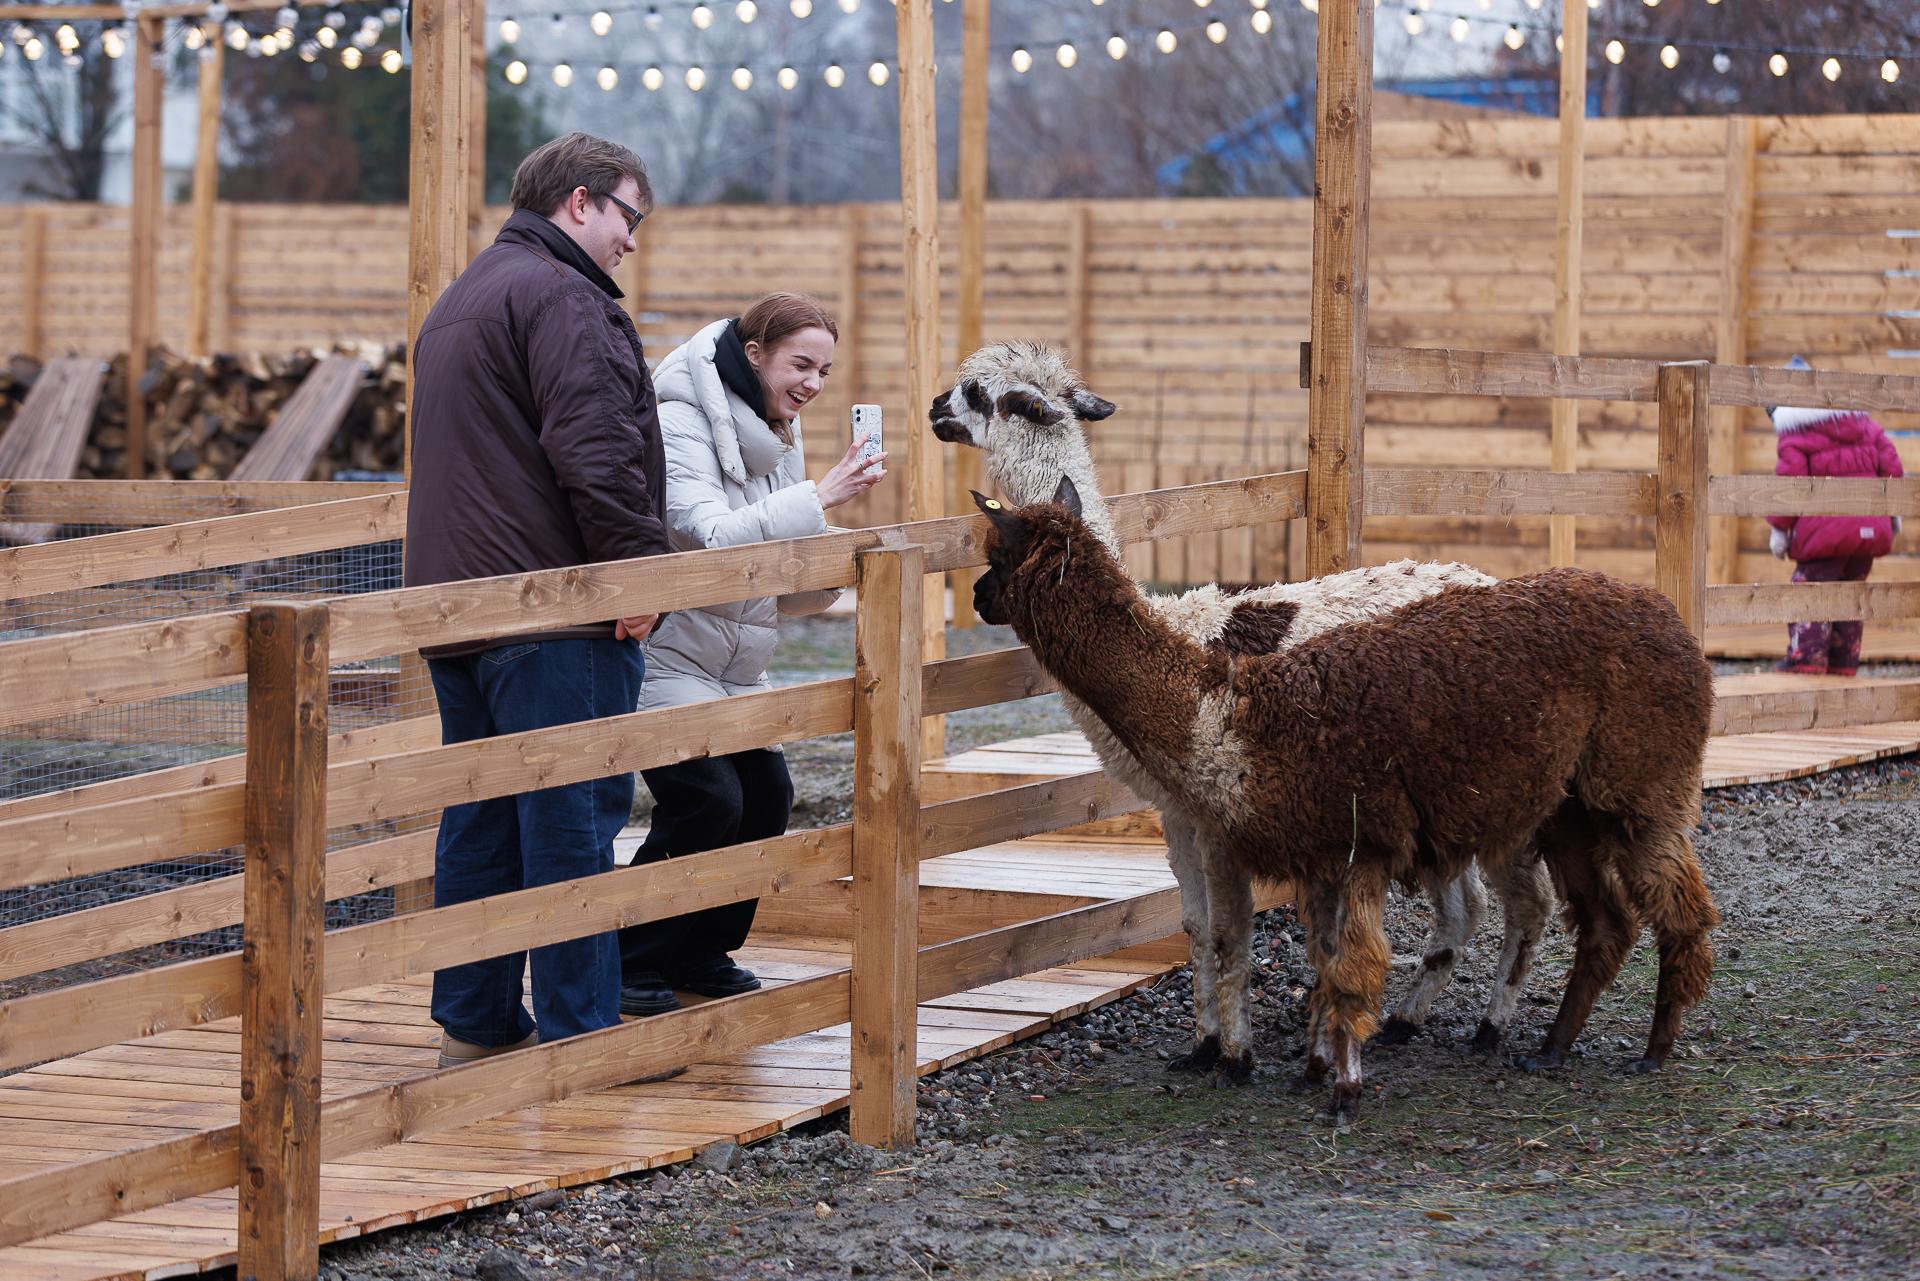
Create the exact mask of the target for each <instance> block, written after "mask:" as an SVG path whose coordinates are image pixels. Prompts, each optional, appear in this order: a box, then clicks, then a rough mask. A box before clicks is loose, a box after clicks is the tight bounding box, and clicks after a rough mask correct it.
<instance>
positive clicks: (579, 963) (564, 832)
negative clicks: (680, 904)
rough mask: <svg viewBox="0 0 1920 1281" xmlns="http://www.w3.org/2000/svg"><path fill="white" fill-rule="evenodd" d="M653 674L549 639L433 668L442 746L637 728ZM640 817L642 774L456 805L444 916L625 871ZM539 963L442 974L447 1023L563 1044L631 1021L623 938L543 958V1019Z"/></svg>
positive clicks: (604, 652)
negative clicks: (529, 976) (529, 991)
mask: <svg viewBox="0 0 1920 1281" xmlns="http://www.w3.org/2000/svg"><path fill="white" fill-rule="evenodd" d="M645 669H646V663H645V660H644V659H642V658H641V656H640V647H639V646H638V645H636V644H634V643H633V642H631V641H617V640H613V639H611V638H609V639H605V640H598V639H580V640H570V639H568V640H544V641H530V642H523V643H520V644H514V645H500V646H496V647H495V648H493V649H488V650H483V651H481V652H480V653H477V654H467V655H462V656H461V657H458V658H435V659H429V660H428V661H427V670H428V671H429V673H431V675H432V677H433V692H434V696H435V698H436V699H437V700H438V701H439V704H440V736H441V741H442V742H446V743H465V742H469V741H471V740H473V739H477V738H491V737H493V736H495V735H499V734H517V733H520V732H521V731H523V730H531V729H546V728H549V727H551V726H555V725H568V724H571V723H573V722H575V721H588V720H598V719H600V718H601V717H605V716H624V715H626V714H627V713H629V712H631V711H633V709H634V708H635V706H637V705H638V703H639V700H640V678H641V675H642V673H643V672H644V671H645ZM632 808H633V775H632V774H617V775H615V776H614V777H612V778H597V779H593V780H591V781H590V782H585V783H574V784H571V785H569V786H566V787H548V788H542V789H541V790H539V791H537V792H522V793H521V794H520V795H518V796H502V797H497V798H496V799H494V800H490V801H474V802H470V803H468V804H465V805H453V806H449V807H448V808H447V810H446V812H445V813H444V814H443V815H442V816H441V818H440V838H439V843H438V845H437V846H436V848H435V850H434V883H433V902H434V906H435V907H445V906H446V905H448V904H450V903H465V902H469V901H471V900H473V899H477V898H485V897H487V896H489V895H493V894H507V893H511V892H512V891H514V890H522V889H531V888H533V887H534V886H538V885H550V884H552V883H554V882H555V881H568V880H572V879H574V878H575V877H580V876H589V875H592V874H594V873H596V872H610V871H612V870H613V838H614V836H615V835H616V834H618V833H619V831H620V829H621V827H623V826H624V825H625V824H626V821H627V818H628V815H629V813H630V811H631V810H632ZM527 956H528V954H527V953H525V952H513V953H510V954H509V955H506V956H494V957H489V958H487V959H486V960H484V961H474V962H471V963H469V964H466V965H456V966H454V967H452V968H451V969H445V970H441V971H439V972H438V973H436V974H435V975H434V976H433V1021H434V1022H436V1023H438V1024H439V1025H440V1026H441V1027H442V1028H444V1029H446V1031H447V1033H448V1034H449V1035H450V1036H455V1037H458V1038H459V1039H460V1040H462V1041H470V1042H472V1043H474V1044H475V1045H485V1046H501V1045H512V1044H513V1043H514V1042H516V1041H519V1040H521V1039H523V1038H524V1037H526V1035H527V1034H528V1033H530V1032H532V1031H533V1030H534V1027H535V1026H536V1025H537V1026H538V1027H539V1029H540V1039H541V1040H543V1041H557V1040H560V1039H561V1038H563V1037H569V1036H577V1035H579V1034H580V1033H582V1032H592V1031H595V1030H597V1029H599V1028H603V1027H613V1026H614V1025H616V1024H617V1023H619V1022H620V949H619V944H618V942H617V939H616V936H615V935H614V934H613V933H611V932H609V933H605V934H594V935H589V936H588V937H585V938H578V939H571V940H569V941H567V942H564V943H551V944H548V945H547V946H545V947H536V948H534V949H533V953H532V957H533V1015H532V1017H531V1018H529V1017H528V1015H527V1010H526V1007H525V1005H524V1004H523V1003H522V1002H521V999H520V992H521V976H522V974H524V973H525V971H526V965H527Z"/></svg>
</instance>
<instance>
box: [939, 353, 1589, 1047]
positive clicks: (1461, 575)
mask: <svg viewBox="0 0 1920 1281" xmlns="http://www.w3.org/2000/svg"><path fill="white" fill-rule="evenodd" d="M957 376H958V381H957V383H956V385H955V386H954V388H953V389H952V390H951V391H948V392H944V393H942V394H941V395H940V397H939V398H938V399H936V400H935V401H934V403H933V408H932V411H931V415H930V417H931V420H932V425H933V432H934V434H935V435H936V436H938V437H939V438H940V439H941V440H944V441H947V442H949V443H955V444H966V445H971V446H973V447H975V448H977V449H981V450H983V451H985V453H986V464H987V474H988V475H989V476H990V477H991V478H992V480H993V483H994V484H995V485H996V486H997V487H998V488H999V489H1000V492H1001V493H1002V494H1003V495H1005V496H1006V498H1008V499H1009V500H1011V501H1012V502H1013V503H1014V504H1016V505H1020V506H1024V505H1026V504H1029V503H1036V502H1046V501H1048V500H1049V499H1050V498H1051V497H1052V496H1053V494H1054V492H1055V491H1056V490H1057V489H1058V487H1059V485H1060V479H1061V477H1062V476H1065V477H1067V478H1068V479H1070V480H1072V482H1073V484H1074V486H1075V487H1076V488H1077V489H1078V491H1079V494H1080V498H1081V502H1082V503H1083V505H1084V509H1083V513H1082V516H1083V519H1084V520H1085V522H1086V524H1087V526H1088V527H1089V528H1090V529H1091V530H1092V531H1093V533H1094V534H1095V535H1096V536H1097V537H1098V538H1099V539H1100V541H1101V542H1102V543H1104V544H1106V546H1107V548H1108V549H1109V550H1110V551H1112V552H1113V553H1114V554H1115V556H1116V557H1117V556H1119V555H1120V552H1121V547H1120V541H1119V539H1118V537H1117V536H1116V535H1115V533H1114V528H1113V520H1112V517H1111V516H1110V515H1109V513H1108V511H1107V507H1106V501H1105V499H1104V498H1102V497H1101V493H1100V486H1099V478H1098V474H1097V472H1096V470H1095V467H1094V463H1093V455H1092V452H1091V450H1090V449H1089V448H1088V445H1087V440H1086V436H1085V433H1084V432H1083V431H1082V430H1081V424H1082V423H1083V422H1098V421H1100V420H1102V419H1104V418H1106V417H1107V416H1108V415H1110V414H1112V413H1113V411H1114V406H1113V405H1112V404H1111V403H1110V402H1108V401H1106V400H1103V399H1101V398H1100V397H1098V396H1096V395H1094V394H1093V393H1092V392H1090V391H1088V390H1087V389H1086V387H1085V386H1084V385H1083V384H1082V383H1081V381H1080V378H1079V376H1078V375H1077V374H1075V373H1074V371H1073V370H1072V369H1071V368H1070V367H1069V366H1068V365H1067V363H1066V362H1065V361H1064V360H1062V359H1061V358H1060V356H1059V355H1058V354H1057V353H1055V352H1054V351H1053V350H1051V349H1050V348H1048V347H1046V346H1044V345H1043V344H1039V343H1027V342H1011V343H995V344H990V345H988V346H986V347H983V348H981V349H980V350H979V351H977V352H975V353H974V354H973V355H971V356H969V357H968V358H967V359H966V360H965V361H963V362H962V363H961V365H960V368H959V370H958V371H957ZM1493 581H1494V580H1493V579H1492V578H1490V577H1488V576H1487V575H1486V574H1483V573H1481V572H1480V571H1479V570H1477V569H1474V568H1473V567H1471V566H1468V565H1459V564H1441V563H1435V562H1427V563H1420V562H1415V561H1411V560H1404V561H1397V562H1395V563H1394V564H1391V565H1383V566H1379V567H1376V568H1370V569H1356V570H1349V571H1347V572H1345V573H1341V574H1332V575H1328V576H1327V577H1325V578H1319V579H1313V580H1310V581H1307V582H1302V583H1276V584H1273V585H1271V586H1267V587H1261V588H1258V589H1256V590H1254V591H1250V592H1244V593H1240V594H1237V595H1236V594H1230V593H1227V592H1223V591H1221V590H1220V588H1219V587H1217V586H1214V585H1208V586H1205V587H1198V588H1195V589H1193V590H1192V591H1189V592H1186V593H1183V594H1182V595H1179V596H1151V595H1149V596H1147V597H1146V600H1147V604H1148V606H1149V607H1150V608H1151V609H1152V610H1153V611H1154V613H1155V614H1157V615H1158V616H1159V617H1160V618H1161V619H1162V620H1163V621H1164V622H1166V624H1167V625H1168V626H1169V627H1171V628H1172V629H1174V630H1175V631H1176V632H1178V633H1179V634H1181V635H1183V636H1185V637H1187V638H1188V639H1190V640H1193V641H1195V642H1198V643H1199V644H1202V645H1217V646H1223V647H1226V648H1228V649H1231V650H1234V651H1235V652H1239V653H1247V654H1256V653H1275V652H1278V651H1280V650H1284V649H1288V648H1291V647H1292V646H1294V645H1297V644H1299V643H1300V642H1302V641H1304V640H1306V639H1307V638H1309V637H1311V636H1315V635H1318V634H1319V633H1321V632H1324V631H1326V630H1327V629H1328V628H1331V627H1338V626H1340V625H1341V624H1343V623H1349V622H1355V621H1358V620H1360V619H1365V618H1371V617H1375V616H1378V615H1380V614H1384V613H1387V612H1389V611H1391V610H1394V609H1398V608H1400V607H1401V606H1403V605H1407V604H1411V603H1412V602H1414V601H1416V600H1420V599H1423V598H1424V597H1427V596H1431V595H1433V594H1435V593H1437V592H1438V591H1440V590H1441V589H1442V588H1443V587H1447V586H1452V585H1477V584H1486V583H1491V582H1493ZM1061 700H1062V702H1064V703H1065V705H1066V707H1067V711H1068V714H1069V715H1071V716H1072V717H1073V721H1074V723H1075V724H1076V725H1078V726H1079V727H1080V730H1081V732H1082V733H1083V734H1085V735H1086V737H1087V740H1088V742H1089V743H1091V744H1092V745H1093V749H1094V752H1095V754H1097V755H1098V756H1099V758H1100V761H1101V764H1102V765H1104V766H1105V767H1106V769H1107V770H1108V772H1109V773H1111V774H1113V775H1114V776H1115V777H1116V778H1118V779H1120V780H1121V781H1122V782H1124V783H1125V784H1126V785H1127V786H1128V787H1129V788H1130V789H1132V791H1133V792H1134V794H1135V795H1137V796H1139V797H1140V798H1141V799H1142V800H1144V801H1147V802H1148V803H1150V804H1152V805H1154V806H1155V807H1156V808H1158V809H1159V811H1160V815H1161V821H1162V823H1163V824H1164V826H1165V828H1166V834H1167V859H1168V862H1169V864H1170V865H1171V866H1172V869H1173V874H1174V879H1175V880H1176V881H1177V882H1178V883H1179V886H1180V905H1181V925H1182V926H1183V927H1184V928H1185V930H1186V931H1187V937H1188V941H1189V944H1190V947H1191V959H1192V974H1193V996H1194V1037H1195V1043H1194V1048H1193V1050H1192V1052H1191V1053H1189V1054H1187V1055H1184V1056H1182V1057H1181V1058H1180V1059H1177V1060H1175V1061H1174V1063H1173V1064H1172V1065H1171V1066H1173V1067H1174V1068H1176V1069H1180V1070H1190V1071H1203V1070H1206V1069H1208V1068H1211V1067H1214V1066H1215V1065H1216V1064H1217V1065H1218V1066H1219V1067H1220V1069H1221V1070H1222V1071H1224V1072H1226V1073H1228V1074H1229V1075H1236V1076H1237V1075H1244V1074H1245V1073H1246V1072H1247V1071H1249V1070H1250V1068H1251V1066H1252V1052H1251V1047H1250V1044H1249V1042H1250V1040H1251V1035H1252V1033H1251V1018H1250V1014H1249V1011H1248V1009H1247V983H1248V969H1247V967H1248V962H1249V959H1250V955H1251V950H1252V937H1253V892H1252V886H1251V885H1250V884H1249V883H1248V881H1247V880H1246V878H1245V877H1244V876H1242V875H1241V874H1240V873H1238V872H1237V871H1235V870H1234V868H1233V866H1232V865H1231V864H1230V863H1229V861H1228V860H1227V859H1226V858H1225V857H1224V856H1222V855H1221V854H1220V853H1219V852H1218V851H1217V850H1215V849H1214V848H1212V843H1211V841H1210V840H1209V838H1207V837H1205V836H1204V835H1203V834H1202V832H1201V830H1200V827H1199V826H1198V825H1196V824H1195V822H1194V821H1193V819H1192V818H1191V817H1189V816H1188V815H1187V814H1186V813H1185V812H1184V811H1183V809H1182V807H1181V805H1180V804H1179V803H1178V802H1177V801H1176V800H1175V798H1174V797H1173V796H1172V795H1171V794H1169V793H1168V791H1167V790H1166V789H1165V788H1163V787H1161V786H1160V785H1159V784H1158V783H1157V782H1156V781H1155V780H1154V778H1153V777H1152V775H1151V774H1149V773H1148V771H1147V770H1146V769H1145V768H1144V767H1143V766H1142V765H1141V764H1140V763H1139V762H1137V761H1135V760H1134V759H1133V757H1132V755H1131V754H1130V753H1129V752H1128V751H1127V750H1126V749H1125V748H1124V747H1123V746H1122V745H1121V744H1120V742H1119V741H1118V740H1117V739H1116V738H1115V737H1114V736H1113V734H1112V733H1111V732H1110V731H1109V730H1108V729H1107V727H1106V725H1105V724H1104V723H1103V722H1102V721H1101V720H1100V718H1099V717H1098V716H1096V715H1094V714H1093V712H1092V711H1091V710H1090V709H1089V708H1087V707H1086V706H1085V705H1084V704H1083V703H1081V702H1080V701H1079V700H1077V699H1075V698H1073V697H1072V696H1071V695H1068V694H1065V693H1063V694H1062V695H1061ZM1421 888H1422V890H1423V891H1424V892H1425V894H1426V896H1427V898H1428V900H1429V901H1430V902H1431V903H1432V905H1433V923H1432V932H1431V937H1430V938H1429V940H1428V946H1427V948H1426V951H1425V954H1424V956H1423V958H1422V961H1421V966H1420V971H1419V973H1418V975H1417V976H1416V977H1415V980H1414V983H1413V987H1412V989H1411V990H1410V991H1409V992H1408V993H1407V996H1406V998H1405V999H1404V1000H1403V1001H1402V1002H1401V1004H1400V1007H1399V1009H1398V1010H1396V1011H1395V1012H1394V1015H1393V1017H1392V1018H1390V1019H1389V1020H1388V1021H1387V1023H1386V1024H1385V1026H1384V1027H1383V1028H1382V1030H1381V1033H1380V1036H1381V1039H1382V1040H1385V1041H1390V1042H1391V1041H1404V1040H1405V1039H1407V1037H1409V1036H1411V1035H1412V1034H1413V1032H1414V1031H1415V1030H1417V1029H1418V1028H1419V1026H1420V1025H1421V1024H1422V1023H1424V1022H1425V1021H1426V1017H1427V1013H1428V1011H1429V1009H1430V1008H1431V1007H1432V1005H1433V1001H1434V998H1435V997H1437V996H1438V995H1439V994H1440V992H1441V990H1442V989H1443V988H1445V987H1446V985H1447V983H1448V981H1449V980H1450V979H1451V978H1452V977H1453V971H1454V968H1455V966H1456V965H1457V964H1458V963H1459V960H1460V958H1461V956H1462V955H1463V954H1464V952H1465V949H1466V945H1467V942H1468V940H1469V939H1471V938H1472V937H1473V934H1474V931H1475V930H1476V929H1477V928H1478V926H1479V923H1480V917H1481V914H1482V913H1483V912H1484V911H1485V908H1486V891H1485V889H1484V888H1483V886H1482V883H1481V880H1480V876H1479V873H1478V872H1477V871H1474V870H1469V871H1468V872H1466V873H1464V874H1463V875H1461V876H1459V877H1457V878H1455V879H1452V880H1447V879H1443V878H1439V877H1432V878H1428V877H1425V876H1423V877H1422V879H1421ZM1499 896H1500V899H1501V901H1502V904H1503V906H1504V908H1505V914H1506V936H1505V940H1504V944H1503V947H1502V949H1501V957H1500V965H1499V970H1498V976H1497V978H1496V981H1495V983H1494V988H1493V994H1492V996H1491V998H1490V999H1489V1001H1488V1005H1487V1014H1486V1017H1485V1019H1484V1020H1482V1022H1481V1025H1480V1029H1479V1032H1478V1034H1477V1035H1476V1036H1475V1038H1474V1047H1475V1048H1476V1049H1478V1050H1481V1051H1483V1052H1487V1051H1491V1050H1492V1049H1493V1048H1494V1047H1495V1046H1497V1045H1498V1044H1499V1042H1500V1038H1501V1036H1502V1035H1503V1034H1504V1032H1505V1030H1506V1025H1507V1021H1508V1019H1509V1017H1510V1016H1511V1015H1512V1013H1513V1009H1514V1006H1515V1004H1516V1003H1517V1001H1518V999H1519V994H1520V989H1521V986H1522V984H1523V982H1524V980H1525V978H1526V974H1527V971H1528V969H1529V968H1530V967H1531V965H1532V962H1533V956H1534V952H1535V950H1536V949H1537V945H1538V943H1539V940H1540V936H1541V933H1542V931H1543V930H1544V929H1545V927H1546V921H1547V917H1548V915H1549V914H1550V913H1551V911H1552V907H1553V890H1552V885H1551V883H1550V881H1549V879H1548V876H1547V871H1546V868H1545V867H1544V866H1542V865H1541V864H1540V863H1538V862H1524V863H1523V864H1521V865H1518V866H1516V867H1515V869H1514V871H1513V872H1512V873H1511V875H1510V876H1509V878H1508V880H1507V881H1506V882H1504V883H1503V884H1502V885H1501V886H1500V887H1499Z"/></svg>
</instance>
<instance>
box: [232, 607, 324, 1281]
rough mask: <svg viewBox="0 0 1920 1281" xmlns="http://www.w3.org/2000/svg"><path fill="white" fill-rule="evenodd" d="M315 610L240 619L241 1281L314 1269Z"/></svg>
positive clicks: (319, 680)
mask: <svg viewBox="0 0 1920 1281" xmlns="http://www.w3.org/2000/svg"><path fill="white" fill-rule="evenodd" d="M326 787H327V610H326V607H325V606H313V605H256V606H255V607H254V608H253V609H252V610H251V611H249V613H248V617H247V782H246V807H245V808H246V837H247V840H246V855H247V865H246V873H245V899H246V903H245V918H244V921H245V946H244V947H243V948H242V950H241V954H240V980H241V993H242V997H241V1004H242V1012H241V1020H240V1027H241V1042H240V1073H241V1087H240V1152H239V1166H240V1179H239V1189H240V1228H239V1233H240V1263H239V1270H240V1274H241V1275H242V1276H247V1277H261V1278H276V1279H277V1278H295V1279H298V1278H311V1277H314V1276H317V1275H318V1272H319V1267H320V1252H319V1231H320V1148H319V1143H318V1141H317V1139H318V1134H317V1130H318V1124H319V1119H320V1043H321V1031H320V1019H321V1004H322V1000H321V992H322V990H323V989H322V987H321V948H322V938H323V936H324V934H325V933H326V888H325V875H326V874H325V870H324V867H325V861H326V852H327V830H326V822H325V815H326Z"/></svg>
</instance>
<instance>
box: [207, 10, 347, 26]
mask: <svg viewBox="0 0 1920 1281" xmlns="http://www.w3.org/2000/svg"><path fill="white" fill-rule="evenodd" d="M225 8H226V6H225V5H221V4H210V5H208V6H207V16H208V17H209V18H213V11H214V10H215V9H225ZM221 16H222V17H224V16H226V15H224V14H222V15H221ZM213 20H214V21H215V22H218V21H219V20H220V19H219V18H213ZM322 21H324V22H325V23H326V25H327V26H329V27H332V28H333V29H334V30H335V31H338V30H339V29H340V28H342V27H344V26H346V25H347V15H346V14H344V13H342V12H340V11H339V10H338V9H329V10H327V16H326V17H325V18H324V19H323V20H322Z"/></svg>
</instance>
